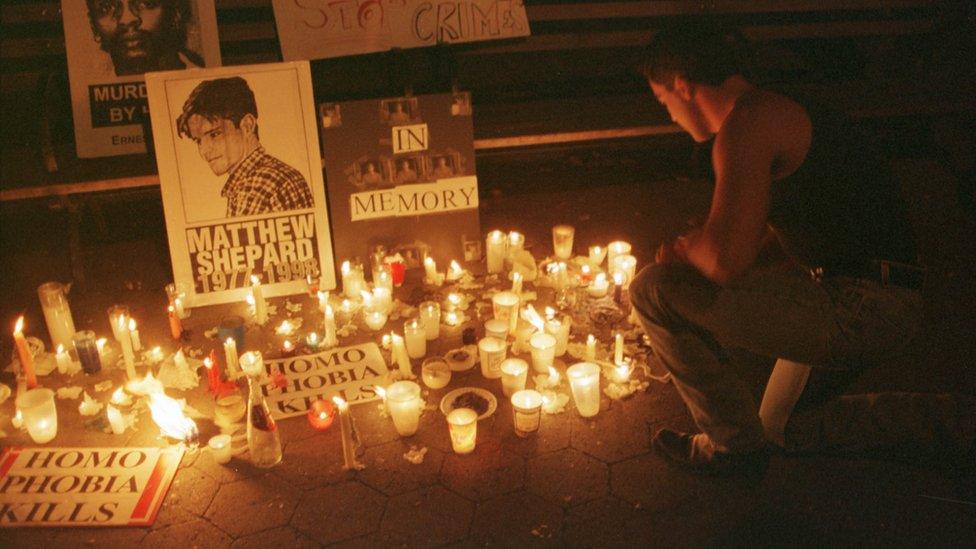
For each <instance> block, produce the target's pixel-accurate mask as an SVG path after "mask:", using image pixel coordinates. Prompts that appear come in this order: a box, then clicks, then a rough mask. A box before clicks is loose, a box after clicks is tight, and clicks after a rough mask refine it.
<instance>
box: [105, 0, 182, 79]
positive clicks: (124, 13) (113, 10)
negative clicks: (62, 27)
mask: <svg viewBox="0 0 976 549" xmlns="http://www.w3.org/2000/svg"><path fill="white" fill-rule="evenodd" d="M86 2H87V4H88V20H89V21H90V22H91V26H92V30H93V31H94V32H95V39H96V40H98V42H99V44H101V47H102V49H103V50H105V51H106V52H107V53H108V54H109V55H111V56H112V63H113V65H114V66H115V74H116V75H119V76H123V75H129V74H141V73H144V72H147V71H152V70H160V69H168V68H179V66H181V64H179V58H178V56H177V52H179V51H180V50H182V49H183V48H184V45H185V43H186V22H187V20H188V19H189V18H190V16H191V8H190V0H86Z"/></svg>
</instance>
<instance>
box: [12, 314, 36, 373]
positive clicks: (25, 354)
mask: <svg viewBox="0 0 976 549" xmlns="http://www.w3.org/2000/svg"><path fill="white" fill-rule="evenodd" d="M14 344H15V345H16V346H17V357H18V358H20V369H21V371H22V372H24V380H25V381H26V382H27V388H28V389H33V388H34V387H37V376H36V375H35V374H34V357H33V355H31V353H30V349H29V348H28V347H27V339H25V338H24V317H20V318H18V319H17V325H16V326H14Z"/></svg>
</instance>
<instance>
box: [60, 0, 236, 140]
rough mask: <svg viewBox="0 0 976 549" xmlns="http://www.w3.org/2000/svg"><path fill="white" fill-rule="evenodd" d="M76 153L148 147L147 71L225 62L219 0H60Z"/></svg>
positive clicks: (215, 65) (204, 65) (213, 64)
mask: <svg viewBox="0 0 976 549" xmlns="http://www.w3.org/2000/svg"><path fill="white" fill-rule="evenodd" d="M61 12H62V20H63V21H64V38H65V46H66V48H67V53H68V76H69V80H70V86H71V110H72V113H73V115H74V126H75V143H76V144H77V152H78V156H80V157H82V158H92V157H99V156H115V155H123V154H138V153H144V152H146V143H145V142H146V140H145V137H144V136H143V134H142V133H143V124H144V123H145V121H146V116H147V115H148V108H149V107H148V105H147V103H146V86H145V84H144V80H143V74H144V73H147V72H150V71H162V70H176V69H191V68H198V67H219V66H220V44H219V42H218V40H217V14H216V12H215V10H214V0H61Z"/></svg>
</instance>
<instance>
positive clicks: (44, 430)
mask: <svg viewBox="0 0 976 549" xmlns="http://www.w3.org/2000/svg"><path fill="white" fill-rule="evenodd" d="M16 406H17V409H18V410H20V412H21V416H22V418H23V421H24V425H25V426H26V427H27V433H28V434H30V437H31V440H33V441H34V442H36V443H38V444H44V443H46V442H50V441H51V440H52V439H53V438H54V437H55V436H56V435H57V434H58V410H57V408H56V407H55V405H54V391H52V390H51V389H31V390H29V391H24V392H22V393H20V395H18V396H17V401H16Z"/></svg>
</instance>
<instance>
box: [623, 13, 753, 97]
mask: <svg viewBox="0 0 976 549" xmlns="http://www.w3.org/2000/svg"><path fill="white" fill-rule="evenodd" d="M749 58H750V52H749V46H748V43H747V42H746V40H745V38H744V37H743V36H742V33H740V32H739V31H738V30H736V29H731V28H727V27H723V26H722V25H719V24H715V23H709V22H697V23H685V24H681V25H677V26H673V27H668V28H666V29H662V30H660V31H658V32H657V33H655V34H654V37H653V38H652V39H651V42H650V43H649V44H648V45H647V46H646V47H645V48H644V51H643V52H642V55H641V60H640V65H639V67H638V70H639V71H640V73H641V74H642V75H644V77H646V78H648V79H650V80H651V81H653V82H655V83H657V84H661V85H663V86H667V87H668V88H670V87H671V85H672V84H673V83H674V77H675V76H678V75H681V76H683V77H684V78H685V79H687V80H688V81H690V82H699V83H703V84H708V85H710V86H718V85H720V84H721V83H722V82H725V80H726V79H728V78H729V77H730V76H732V75H735V74H741V75H744V76H747V77H748V76H750V75H751V71H750V70H749V67H750V62H749Z"/></svg>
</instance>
